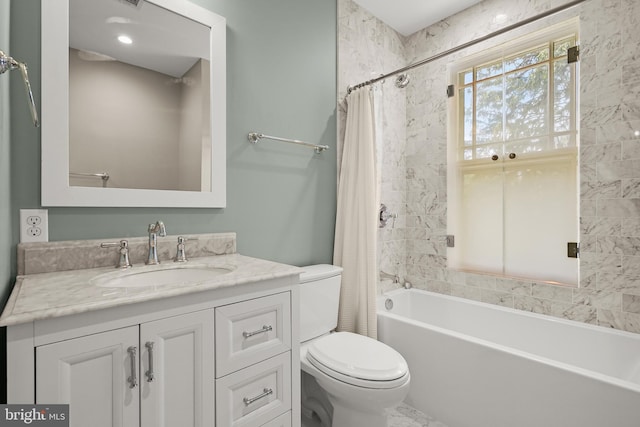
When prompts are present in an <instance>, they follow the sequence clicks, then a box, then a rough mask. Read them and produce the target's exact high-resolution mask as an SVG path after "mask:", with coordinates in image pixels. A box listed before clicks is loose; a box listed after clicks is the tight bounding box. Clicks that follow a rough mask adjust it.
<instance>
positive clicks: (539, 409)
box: [378, 289, 640, 427]
mask: <svg viewBox="0 0 640 427" xmlns="http://www.w3.org/2000/svg"><path fill="white" fill-rule="evenodd" d="M387 299H390V300H391V301H393V308H392V309H391V310H387V309H386V308H385V300H387ZM378 339H379V340H380V341H382V342H384V343H387V344H389V345H390V346H392V347H393V348H395V349H396V350H398V351H399V352H400V353H401V354H402V355H403V356H404V357H405V358H406V360H407V363H408V364H409V370H410V372H411V391H410V392H409V396H408V397H407V399H406V402H407V403H408V404H409V405H411V406H413V407H415V408H417V409H419V410H421V411H424V412H426V413H427V414H429V415H430V416H432V417H434V418H436V419H438V420H439V421H442V422H444V423H446V424H447V425H448V426H449V427H639V426H640V335H639V334H632V333H628V332H621V331H617V330H613V329H606V328H602V327H597V326H592V325H587V324H583V323H579V322H572V321H567V320H562V319H558V318H554V317H550V316H544V315H538V314H533V313H528V312H524V311H519V310H512V309H508V308H503V307H499V306H495V305H490V304H483V303H478V302H474V301H470V300H466V299H462V298H456V297H450V296H446V295H440V294H436V293H432V292H427V291H421V290H416V289H411V290H404V289H399V290H397V291H392V292H390V293H387V294H385V295H384V296H382V297H380V298H379V299H378Z"/></svg>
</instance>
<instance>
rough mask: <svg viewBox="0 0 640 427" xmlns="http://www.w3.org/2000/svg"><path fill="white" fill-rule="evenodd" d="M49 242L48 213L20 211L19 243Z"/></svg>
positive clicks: (32, 210) (42, 210) (42, 211)
mask: <svg viewBox="0 0 640 427" xmlns="http://www.w3.org/2000/svg"><path fill="white" fill-rule="evenodd" d="M48 241H49V211H48V210H46V209H20V242H21V243H29V242H48Z"/></svg>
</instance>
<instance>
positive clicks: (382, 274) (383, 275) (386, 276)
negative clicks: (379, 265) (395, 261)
mask: <svg viewBox="0 0 640 427" xmlns="http://www.w3.org/2000/svg"><path fill="white" fill-rule="evenodd" d="M384 279H391V280H393V283H396V284H397V283H400V277H399V276H398V275H397V274H389V273H385V272H384V271H382V270H380V280H384Z"/></svg>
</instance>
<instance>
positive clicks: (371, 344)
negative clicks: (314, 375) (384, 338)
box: [307, 332, 409, 389]
mask: <svg viewBox="0 0 640 427" xmlns="http://www.w3.org/2000/svg"><path fill="white" fill-rule="evenodd" d="M307 360H308V361H309V363H310V364H312V365H313V366H314V367H315V368H317V369H318V370H319V371H321V372H323V373H324V374H326V375H328V376H330V377H333V378H335V379H337V380H340V381H343V382H345V383H348V384H351V385H354V386H358V387H365V388H377V389H389V388H395V387H399V386H401V385H403V384H404V383H405V382H407V380H408V376H409V374H408V371H409V368H408V366H407V362H406V361H405V360H404V358H403V357H402V355H401V354H400V353H398V352H397V351H395V350H394V349H392V348H391V347H389V346H388V345H386V344H384V343H381V342H379V341H376V340H374V339H372V338H369V337H365V336H363V335H358V334H353V333H350V332H336V333H334V334H330V335H326V336H324V337H321V338H318V339H316V340H314V341H313V342H311V343H310V345H309V347H308V351H307Z"/></svg>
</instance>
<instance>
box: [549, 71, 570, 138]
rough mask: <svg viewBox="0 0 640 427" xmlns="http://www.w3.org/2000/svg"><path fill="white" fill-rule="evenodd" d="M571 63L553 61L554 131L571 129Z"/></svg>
mask: <svg viewBox="0 0 640 427" xmlns="http://www.w3.org/2000/svg"><path fill="white" fill-rule="evenodd" d="M572 80H573V79H572V78H571V64H567V63H566V62H564V61H562V60H560V61H554V63H553V97H554V99H553V122H554V124H553V128H554V130H555V131H556V132H564V131H569V130H571V121H572V120H571V109H572V108H571V92H572V85H571V83H572Z"/></svg>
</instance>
